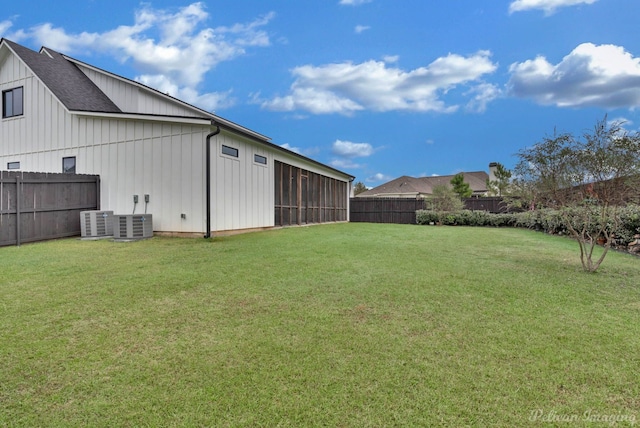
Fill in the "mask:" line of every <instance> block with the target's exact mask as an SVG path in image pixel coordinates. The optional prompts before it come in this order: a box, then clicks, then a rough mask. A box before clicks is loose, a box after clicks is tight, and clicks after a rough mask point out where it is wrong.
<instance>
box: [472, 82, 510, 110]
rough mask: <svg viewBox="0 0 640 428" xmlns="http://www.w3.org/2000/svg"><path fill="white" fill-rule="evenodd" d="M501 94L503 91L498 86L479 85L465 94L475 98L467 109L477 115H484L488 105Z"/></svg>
mask: <svg viewBox="0 0 640 428" xmlns="http://www.w3.org/2000/svg"><path fill="white" fill-rule="evenodd" d="M501 94H502V91H501V90H500V89H499V88H498V87H497V86H496V85H492V84H490V83H482V84H479V85H477V86H475V87H474V88H472V89H471V90H470V91H468V92H466V93H465V95H473V98H472V99H471V100H470V101H469V102H468V103H467V105H466V109H467V110H468V111H472V112H475V113H484V112H485V111H486V110H487V105H488V104H489V103H490V102H491V101H493V100H495V99H496V98H498V97H499V96H500V95H501Z"/></svg>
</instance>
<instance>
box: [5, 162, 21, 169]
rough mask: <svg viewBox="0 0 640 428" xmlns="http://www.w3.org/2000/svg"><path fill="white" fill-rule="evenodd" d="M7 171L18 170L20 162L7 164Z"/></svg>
mask: <svg viewBox="0 0 640 428" xmlns="http://www.w3.org/2000/svg"><path fill="white" fill-rule="evenodd" d="M7 169H20V162H8V163H7Z"/></svg>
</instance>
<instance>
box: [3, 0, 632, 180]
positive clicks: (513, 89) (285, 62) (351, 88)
mask: <svg viewBox="0 0 640 428" xmlns="http://www.w3.org/2000/svg"><path fill="white" fill-rule="evenodd" d="M639 16H640V2H638V1H637V0H473V1H469V0H448V1H429V0H304V1H302V0H271V1H264V0H219V1H204V2H190V1H178V0H172V1H167V0H162V1H151V2H143V3H135V2H112V1H106V0H73V1H67V0H57V1H55V2H51V1H49V0H33V1H29V2H9V3H8V4H5V5H3V7H2V10H1V12H0V36H2V37H6V38H8V39H10V40H13V41H15V42H18V43H20V44H22V45H25V46H27V47H30V48H32V49H34V50H38V49H39V48H40V47H41V46H46V47H49V48H52V49H55V50H58V51H59V52H62V53H65V54H67V55H69V56H72V57H74V58H77V59H80V60H82V61H85V62H88V63H90V64H93V65H96V66H98V67H101V68H103V69H105V70H108V71H111V72H114V73H117V74H120V75H122V76H125V77H127V78H130V79H135V80H137V81H140V82H142V83H144V84H147V85H149V86H152V87H154V88H156V89H159V90H161V91H163V92H168V93H170V94H171V95H172V96H175V97H177V98H180V99H182V100H184V101H187V102H189V103H191V104H194V105H197V106H198V107H201V108H204V109H206V110H210V111H215V113H216V114H218V115H220V116H222V117H224V118H225V119H228V120H232V121H234V122H237V123H239V124H241V125H243V126H245V127H248V128H250V129H252V130H254V131H257V132H259V133H261V134H264V135H267V136H269V137H271V138H272V141H273V143H275V144H279V145H285V147H287V148H290V149H292V150H294V151H298V152H299V153H302V154H304V155H307V156H310V157H312V158H314V159H316V160H318V161H320V162H323V163H326V164H329V165H331V166H333V167H335V168H338V169H340V170H343V171H345V172H348V173H350V174H352V175H354V176H355V177H356V181H362V182H364V183H365V184H366V185H367V186H368V187H373V186H376V185H378V184H381V183H383V182H385V181H388V180H390V179H393V178H397V177H399V176H401V175H410V176H414V177H419V176H429V175H448V174H455V173H457V172H460V171H478V170H485V171H486V170H487V169H488V164H489V163H490V162H493V161H496V162H501V163H503V164H505V165H506V166H507V167H509V168H510V167H513V165H514V164H515V163H516V162H517V158H516V157H515V156H514V155H515V153H517V152H518V150H519V149H521V148H524V147H527V146H530V145H532V144H534V143H535V142H537V141H539V140H540V139H541V138H542V137H544V136H545V135H549V134H551V133H553V131H554V128H556V129H557V130H558V131H563V132H572V133H574V134H576V135H580V134H581V133H582V132H583V131H585V130H588V129H590V128H591V127H593V126H594V125H595V122H596V121H597V120H600V119H602V118H603V117H604V115H605V114H607V115H608V116H607V117H608V118H609V119H610V120H624V121H625V122H626V124H625V126H626V128H627V129H629V130H634V131H635V130H638V129H639V128H640V114H639V112H638V109H637V107H640V38H639V37H638V36H637V25H638V24H637V20H638V17H639Z"/></svg>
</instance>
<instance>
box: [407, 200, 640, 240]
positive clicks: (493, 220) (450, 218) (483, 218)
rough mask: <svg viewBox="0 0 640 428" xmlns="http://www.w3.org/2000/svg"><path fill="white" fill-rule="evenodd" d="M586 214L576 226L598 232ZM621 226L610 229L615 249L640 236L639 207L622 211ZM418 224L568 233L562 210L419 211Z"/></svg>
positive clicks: (591, 216) (592, 216)
mask: <svg viewBox="0 0 640 428" xmlns="http://www.w3.org/2000/svg"><path fill="white" fill-rule="evenodd" d="M588 214H589V215H588V216H587V217H586V218H585V216H584V215H576V216H572V218H573V219H575V221H576V222H580V223H579V224H577V223H576V224H573V226H574V227H578V228H582V225H583V224H584V223H583V222H587V225H588V228H589V229H592V230H597V227H598V226H599V223H598V222H599V216H598V213H597V211H596V209H595V208H594V211H593V212H591V213H588ZM619 217H620V224H619V225H618V227H616V228H615V230H612V229H613V225H612V224H609V225H607V227H608V228H609V230H612V232H613V233H614V234H615V237H616V239H615V241H616V242H615V245H614V246H616V247H626V245H627V244H629V242H631V241H633V235H635V234H637V233H640V205H628V206H626V207H622V208H620V213H619ZM416 223H417V224H427V225H428V224H438V223H439V224H442V225H448V226H453V225H456V226H478V227H482V226H484V227H487V226H489V227H521V228H526V229H532V230H537V231H542V232H546V233H550V234H568V230H567V228H566V227H565V225H564V219H563V216H562V211H560V210H554V209H538V210H535V211H523V212H517V213H501V214H492V213H489V212H487V211H471V210H459V211H435V210H418V211H416Z"/></svg>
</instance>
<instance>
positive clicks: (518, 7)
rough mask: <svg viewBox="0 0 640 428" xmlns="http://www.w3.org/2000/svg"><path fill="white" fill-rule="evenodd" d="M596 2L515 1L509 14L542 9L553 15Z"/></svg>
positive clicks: (591, 0) (557, 0)
mask: <svg viewBox="0 0 640 428" xmlns="http://www.w3.org/2000/svg"><path fill="white" fill-rule="evenodd" d="M596 1H598V0H515V1H514V2H512V3H511V4H510V5H509V13H513V12H522V11H526V10H532V9H541V10H544V12H545V14H547V15H551V14H553V13H554V12H555V11H556V9H558V8H561V7H567V6H576V5H580V4H592V3H595V2H596Z"/></svg>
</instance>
